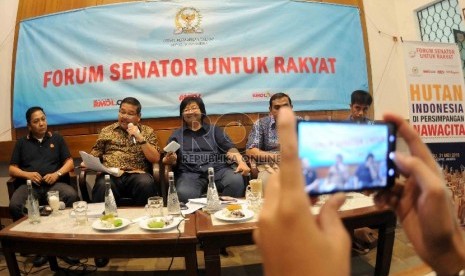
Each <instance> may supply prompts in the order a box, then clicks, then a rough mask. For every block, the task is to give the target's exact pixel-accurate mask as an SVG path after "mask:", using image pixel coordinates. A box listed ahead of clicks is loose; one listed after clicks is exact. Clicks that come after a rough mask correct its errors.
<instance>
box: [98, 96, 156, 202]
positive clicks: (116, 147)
mask: <svg viewBox="0 0 465 276" xmlns="http://www.w3.org/2000/svg"><path fill="white" fill-rule="evenodd" d="M141 110H142V106H141V104H140V102H139V101H138V100H137V99H136V98H133V97H127V98H124V99H123V100H122V101H121V104H120V109H119V115H118V122H116V123H114V124H111V125H109V126H107V127H105V128H103V129H102V131H101V132H100V134H99V137H98V138H97V141H96V143H95V145H94V146H93V147H92V150H91V152H90V154H92V155H93V156H96V157H99V158H100V160H101V161H102V163H103V165H104V166H106V167H108V168H117V169H118V174H117V175H116V176H115V175H112V176H111V177H110V178H111V189H112V191H113V194H114V196H115V199H116V202H118V201H119V199H120V198H121V197H131V198H133V199H134V203H135V205H138V206H143V205H145V204H146V203H147V198H149V197H151V196H154V195H157V193H158V191H159V190H160V189H159V187H158V185H159V183H155V181H154V179H153V175H152V173H151V169H152V165H151V164H153V163H157V162H158V161H159V160H160V153H159V151H160V149H159V147H158V139H157V136H156V134H155V132H154V130H153V129H152V128H151V127H149V126H146V125H142V124H140V119H141ZM92 199H93V201H94V202H102V201H104V199H105V179H104V174H100V175H98V176H97V178H96V180H95V185H94V188H93V190H92Z"/></svg>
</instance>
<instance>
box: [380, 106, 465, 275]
mask: <svg viewBox="0 0 465 276" xmlns="http://www.w3.org/2000/svg"><path fill="white" fill-rule="evenodd" d="M384 120H385V121H387V122H392V123H394V124H395V125H397V129H398V133H399V135H400V136H402V137H403V138H404V140H405V142H406V143H407V145H408V147H409V149H410V153H411V156H407V155H404V154H401V153H396V157H395V159H394V161H395V164H396V166H397V168H398V169H399V172H400V173H401V174H402V175H404V176H405V177H406V180H405V182H404V183H402V184H399V183H397V184H396V186H394V188H393V189H391V190H384V191H380V192H379V193H378V194H377V195H376V197H375V203H376V205H377V206H379V207H384V206H390V207H392V208H393V209H394V210H395V211H396V213H397V216H398V217H399V219H400V221H401V222H402V225H403V229H404V231H405V233H406V234H407V236H408V238H409V239H410V241H411V243H412V245H413V247H414V248H415V251H416V252H417V254H418V255H419V256H420V257H421V258H422V259H423V260H424V261H425V262H427V263H428V264H429V265H430V266H431V267H432V268H433V269H434V270H435V271H436V273H437V274H438V275H455V273H457V272H458V271H460V270H461V269H463V268H464V267H465V244H464V242H463V238H462V232H461V230H460V228H459V226H458V223H457V219H456V214H455V212H454V208H453V207H452V200H451V198H450V197H449V195H448V192H447V188H446V185H445V183H444V179H443V176H442V173H441V171H440V169H439V167H438V165H437V163H436V161H435V160H434V158H433V156H432V155H431V153H430V151H429V149H428V147H427V146H426V145H425V144H424V143H423V142H422V141H421V139H420V137H419V136H418V134H417V132H416V131H415V130H414V129H413V128H412V127H411V126H410V125H409V124H408V123H407V122H406V121H405V120H403V118H401V117H400V116H397V115H393V114H385V115H384Z"/></svg>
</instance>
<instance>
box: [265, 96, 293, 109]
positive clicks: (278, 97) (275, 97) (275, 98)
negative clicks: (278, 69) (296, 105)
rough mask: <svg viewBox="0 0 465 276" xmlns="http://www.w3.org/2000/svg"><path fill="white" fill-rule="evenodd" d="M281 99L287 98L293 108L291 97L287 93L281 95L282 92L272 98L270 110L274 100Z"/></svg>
mask: <svg viewBox="0 0 465 276" xmlns="http://www.w3.org/2000/svg"><path fill="white" fill-rule="evenodd" d="M281 98H287V99H288V100H289V104H290V105H291V106H292V101H291V98H290V97H289V95H287V94H286V93H281V92H280V93H276V94H274V95H273V96H271V98H270V108H271V107H272V105H273V101H274V100H278V99H281Z"/></svg>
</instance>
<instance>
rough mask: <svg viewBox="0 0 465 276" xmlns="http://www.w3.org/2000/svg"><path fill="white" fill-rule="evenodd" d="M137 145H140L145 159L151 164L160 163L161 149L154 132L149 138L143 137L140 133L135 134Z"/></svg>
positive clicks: (150, 133)
mask: <svg viewBox="0 0 465 276" xmlns="http://www.w3.org/2000/svg"><path fill="white" fill-rule="evenodd" d="M133 135H134V137H135V139H136V141H137V143H139V144H140V146H141V148H142V152H143V153H144V155H145V158H146V159H147V160H148V161H149V162H151V163H158V161H160V148H159V147H158V138H157V135H156V134H155V132H154V131H153V130H151V131H150V132H149V134H148V136H147V137H144V136H142V133H141V132H140V131H139V132H137V133H134V134H133Z"/></svg>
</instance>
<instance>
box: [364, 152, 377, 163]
mask: <svg viewBox="0 0 465 276" xmlns="http://www.w3.org/2000/svg"><path fill="white" fill-rule="evenodd" d="M370 158H372V159H375V156H374V155H373V153H369V154H368V155H367V158H365V161H366V160H368V159H370Z"/></svg>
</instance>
